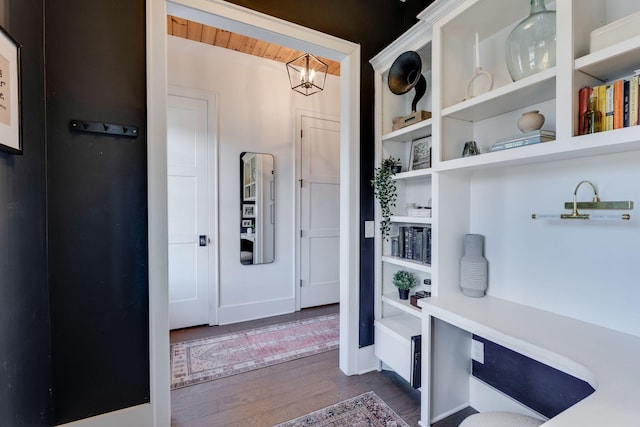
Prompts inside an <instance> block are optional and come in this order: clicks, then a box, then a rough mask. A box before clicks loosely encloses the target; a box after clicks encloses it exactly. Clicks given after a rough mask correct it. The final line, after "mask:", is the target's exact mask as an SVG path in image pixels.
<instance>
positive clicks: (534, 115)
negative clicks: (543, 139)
mask: <svg viewBox="0 0 640 427" xmlns="http://www.w3.org/2000/svg"><path fill="white" fill-rule="evenodd" d="M543 124H544V115H542V114H540V112H539V111H538V110H533V111H527V112H526V113H524V114H522V116H520V118H519V119H518V129H520V130H521V131H522V132H531V131H532V130H538V129H540V128H541V127H542V125H543Z"/></svg>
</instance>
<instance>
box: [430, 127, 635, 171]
mask: <svg viewBox="0 0 640 427" xmlns="http://www.w3.org/2000/svg"><path fill="white" fill-rule="evenodd" d="M638 149H640V126H634V127H627V128H623V129H615V130H611V131H607V132H599V133H595V134H590V135H582V136H577V137H573V138H570V139H569V140H568V141H549V142H544V143H541V144H535V145H529V146H525V147H518V148H513V149H510V150H503V151H497V152H493V153H486V154H481V155H478V156H470V157H464V158H458V159H452V160H446V161H444V162H440V163H438V165H437V166H436V167H435V169H436V170H437V171H455V170H460V171H473V170H477V169H488V168H497V167H508V166H519V165H525V164H533V163H540V162H550V161H556V160H566V159H575V158H580V157H589V156H597V155H603V154H614V153H623V152H627V151H635V150H638Z"/></svg>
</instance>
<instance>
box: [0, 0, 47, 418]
mask: <svg viewBox="0 0 640 427" xmlns="http://www.w3.org/2000/svg"><path fill="white" fill-rule="evenodd" d="M42 11H43V1H42V0H4V1H0V25H2V27H4V28H5V29H6V30H8V32H9V33H10V34H11V35H12V36H13V37H14V38H15V39H16V40H17V41H18V43H20V44H21V45H22V73H21V81H22V98H21V102H22V113H23V116H22V119H23V123H24V126H23V135H22V144H23V147H24V154H23V155H12V154H5V153H2V152H0V425H6V426H12V427H16V426H29V427H32V426H46V425H49V422H48V421H49V414H50V401H49V387H50V385H51V377H50V364H49V356H50V352H49V311H48V306H49V301H48V292H47V260H46V228H45V209H46V198H45V166H44V161H45V112H44V111H45V109H44V69H43V67H44V59H43V44H42Z"/></svg>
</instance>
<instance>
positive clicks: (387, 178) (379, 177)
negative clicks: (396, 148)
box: [371, 157, 400, 239]
mask: <svg viewBox="0 0 640 427" xmlns="http://www.w3.org/2000/svg"><path fill="white" fill-rule="evenodd" d="M399 161H400V159H394V158H393V157H389V158H388V159H384V160H383V161H382V163H380V167H379V168H375V174H374V177H373V179H372V180H371V185H372V186H373V194H374V195H375V196H376V198H377V199H378V203H380V210H381V213H382V220H381V221H380V232H381V233H382V238H383V239H387V238H388V236H389V231H390V229H391V207H392V206H395V205H396V198H397V195H396V182H395V181H394V180H393V175H395V174H396V170H397V169H396V167H397V164H398V162H399Z"/></svg>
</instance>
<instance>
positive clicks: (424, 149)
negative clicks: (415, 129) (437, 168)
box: [409, 136, 431, 171]
mask: <svg viewBox="0 0 640 427" xmlns="http://www.w3.org/2000/svg"><path fill="white" fill-rule="evenodd" d="M430 167H431V136H425V137H424V138H420V139H416V140H414V141H411V153H410V155H409V170H410V171H413V170H418V169H427V168H430Z"/></svg>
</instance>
